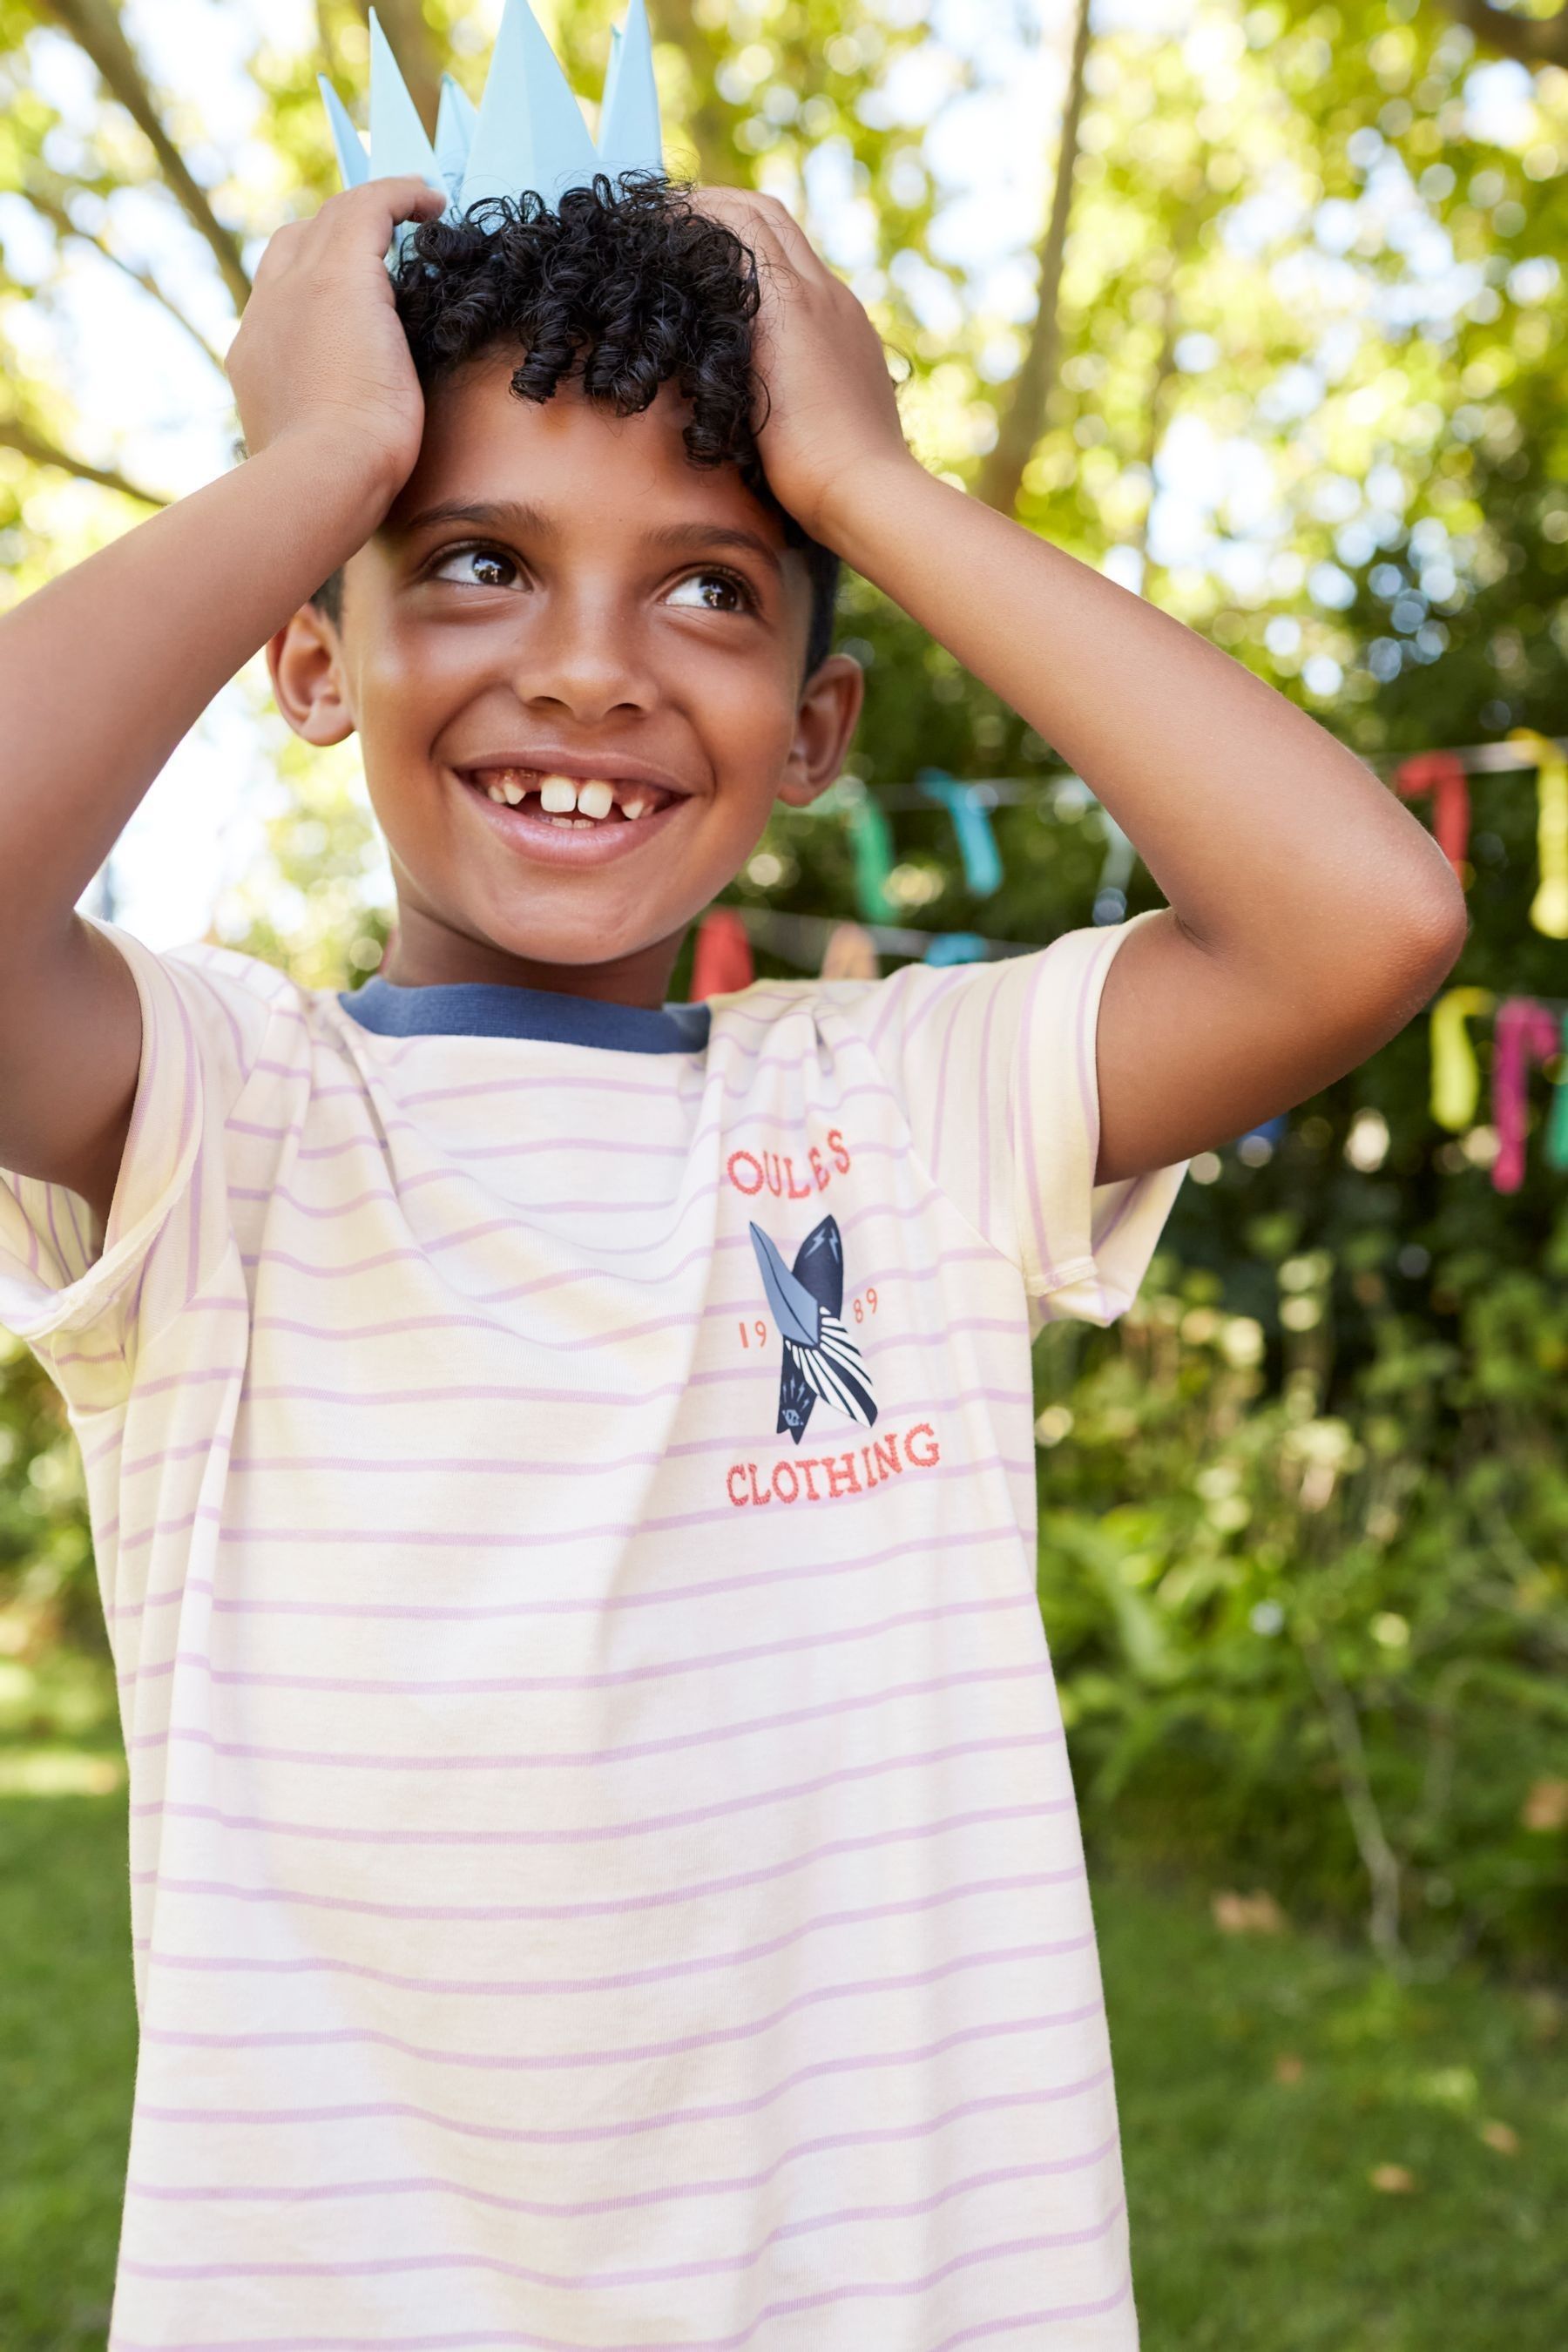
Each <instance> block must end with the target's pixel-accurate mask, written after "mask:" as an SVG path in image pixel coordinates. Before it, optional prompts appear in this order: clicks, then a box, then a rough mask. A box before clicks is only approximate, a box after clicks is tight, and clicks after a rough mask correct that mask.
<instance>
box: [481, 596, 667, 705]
mask: <svg viewBox="0 0 1568 2352" xmlns="http://www.w3.org/2000/svg"><path fill="white" fill-rule="evenodd" d="M511 684H512V689H513V691H514V693H515V694H516V695H517V698H518V699H519V701H520V702H522V703H525V704H530V705H532V706H534V707H542V706H543V707H548V706H550V705H554V706H555V707H556V708H557V709H562V710H564V711H566V712H569V713H570V715H571V716H572V718H573V719H577V720H579V721H580V722H581V723H582V724H584V726H592V725H593V724H594V723H595V721H597V720H600V719H606V718H608V717H609V715H610V714H611V712H612V711H616V710H628V709H629V710H647V709H651V708H652V706H653V704H654V703H655V701H657V699H658V693H657V688H656V687H655V685H654V681H653V679H652V677H651V676H650V674H649V671H648V666H647V661H646V659H645V658H644V657H643V652H642V648H641V645H640V641H639V633H638V631H637V628H636V626H635V625H634V624H632V623H631V622H630V621H629V620H628V618H627V616H626V614H625V613H624V612H620V611H617V610H616V609H614V608H612V607H611V606H609V605H608V604H605V603H604V602H603V601H601V600H600V599H597V598H578V597H573V598H566V597H559V598H556V597H552V598H551V599H550V600H549V602H548V604H547V605H546V608H545V610H543V611H542V612H540V611H538V610H537V608H536V610H535V612H534V613H533V614H531V626H530V627H529V628H528V630H527V631H526V633H525V634H524V635H523V636H522V637H521V641H520V643H519V645H518V647H517V652H516V656H515V659H514V666H513V671H512V680H511Z"/></svg>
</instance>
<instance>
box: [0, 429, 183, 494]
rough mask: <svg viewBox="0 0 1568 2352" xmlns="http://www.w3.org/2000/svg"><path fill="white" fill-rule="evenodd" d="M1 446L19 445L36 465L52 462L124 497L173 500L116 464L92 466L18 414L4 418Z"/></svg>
mask: <svg viewBox="0 0 1568 2352" xmlns="http://www.w3.org/2000/svg"><path fill="white" fill-rule="evenodd" d="M0 449H15V450H16V452H17V454H18V455H19V456H20V457H27V458H30V459H31V460H32V462H33V464H34V465H35V466H52V467H55V468H56V470H57V471H58V472H59V473H62V474H70V475H72V476H74V478H76V480H78V481H79V482H93V483H96V484H97V486H98V488H100V490H117V491H118V492H119V493H120V496H121V498H122V499H136V500H137V501H138V503H139V504H140V505H142V506H144V507H166V506H167V505H168V504H169V501H168V499H166V498H164V497H163V494H162V492H161V491H158V490H149V489H144V488H142V484H141V483H140V482H132V481H131V480H130V479H128V478H127V477H126V476H125V475H124V474H121V473H119V472H117V471H116V469H115V468H114V467H112V466H89V464H88V462H87V460H86V458H85V457H72V455H71V453H70V451H69V450H68V449H62V448H61V447H60V446H59V444H58V442H57V441H51V440H50V438H49V437H48V436H47V434H46V433H40V432H38V431H37V429H36V428H35V427H34V426H33V425H23V424H21V423H19V422H18V420H17V419H16V418H15V417H11V418H8V419H4V420H0Z"/></svg>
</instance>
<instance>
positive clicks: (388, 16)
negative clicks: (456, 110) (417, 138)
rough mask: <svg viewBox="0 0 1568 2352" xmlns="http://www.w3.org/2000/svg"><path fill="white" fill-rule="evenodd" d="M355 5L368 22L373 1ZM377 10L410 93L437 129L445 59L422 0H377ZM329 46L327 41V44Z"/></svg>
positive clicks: (427, 122) (359, 1)
mask: <svg viewBox="0 0 1568 2352" xmlns="http://www.w3.org/2000/svg"><path fill="white" fill-rule="evenodd" d="M355 5H356V7H357V9H358V13H359V15H360V16H362V17H363V20H364V22H365V23H366V24H368V23H369V22H370V10H371V0H355ZM375 13H376V15H377V16H379V17H380V19H381V29H382V31H383V32H384V34H385V35H386V37H387V39H388V40H389V41H390V42H391V44H392V49H393V54H394V55H395V58H396V59H397V62H398V64H399V66H401V68H403V79H404V80H405V82H406V83H407V84H408V95H409V96H410V98H412V100H414V103H415V105H416V107H417V108H418V110H419V114H420V119H421V121H423V122H424V124H425V127H426V130H427V131H433V130H434V129H435V125H436V110H437V107H438V106H439V104H440V102H441V61H440V59H439V58H438V57H437V52H436V39H435V36H434V34H433V33H432V32H431V29H430V26H428V24H427V23H426V18H425V11H424V8H423V6H422V5H421V0H375ZM326 46H328V45H327V44H326V43H325V42H323V47H326Z"/></svg>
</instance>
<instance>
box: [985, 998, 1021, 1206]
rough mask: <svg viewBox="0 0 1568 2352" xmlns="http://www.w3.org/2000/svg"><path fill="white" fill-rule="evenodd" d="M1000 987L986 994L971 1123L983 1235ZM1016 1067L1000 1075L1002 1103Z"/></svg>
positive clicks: (988, 1197)
mask: <svg viewBox="0 0 1568 2352" xmlns="http://www.w3.org/2000/svg"><path fill="white" fill-rule="evenodd" d="M1003 986H1004V981H1003V979H1002V978H1000V977H999V978H998V979H997V981H996V982H995V983H994V985H993V986H992V987H990V988H988V989H987V990H986V992H985V1017H984V1020H983V1021H982V1023H981V1024H980V1057H979V1058H980V1116H979V1118H978V1119H977V1120H976V1122H975V1124H976V1127H977V1128H978V1129H979V1132H978V1134H977V1135H976V1137H975V1145H976V1149H977V1152H978V1156H979V1168H978V1175H979V1180H980V1181H979V1191H980V1199H979V1212H980V1223H981V1225H982V1227H983V1228H984V1231H985V1232H986V1233H989V1232H990V1231H991V1120H990V1117H989V1108H990V1107H989V1105H988V1103H987V1101H986V1099H985V1097H986V1094H987V1091H988V1082H989V1085H994V1084H995V1083H996V1081H997V1077H998V1075H999V1074H998V1073H997V1072H996V1071H994V1069H993V1068H992V1066H991V1029H992V1024H993V1023H994V1020H995V1018H996V1003H997V999H998V997H999V996H1000V995H1001V993H1002V989H1003ZM1002 1083H1003V1099H1004V1102H1005V1103H1010V1102H1011V1100H1012V1097H1013V1088H1014V1086H1015V1085H1016V1061H1015V1067H1014V1069H1012V1070H1008V1071H1007V1072H1006V1073H1005V1075H1003V1080H1002Z"/></svg>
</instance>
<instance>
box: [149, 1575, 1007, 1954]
mask: <svg viewBox="0 0 1568 2352" xmlns="http://www.w3.org/2000/svg"><path fill="white" fill-rule="evenodd" d="M1024 1597H1025V1598H1026V1599H1027V1600H1028V1601H1031V1602H1032V1601H1034V1595H1033V1594H1032V1593H1030V1594H1027V1595H1026V1596H1024ZM173 1664H174V1662H168V1663H166V1664H163V1665H159V1666H143V1667H141V1668H139V1669H138V1670H137V1671H135V1672H133V1673H132V1672H128V1673H126V1674H125V1675H122V1676H121V1682H122V1684H124V1685H128V1686H130V1687H132V1688H134V1687H135V1686H136V1685H138V1684H140V1683H142V1682H144V1681H148V1680H151V1679H153V1678H154V1677H160V1676H162V1675H165V1674H167V1673H169V1672H171V1671H172V1666H173ZM178 1664H181V1665H189V1666H192V1667H194V1668H195V1670H196V1671H197V1672H200V1673H205V1674H206V1675H209V1676H210V1677H211V1679H212V1681H213V1682H214V1683H216V1684H218V1685H230V1684H235V1683H238V1684H241V1685H254V1684H257V1683H262V1684H265V1685H268V1687H280V1688H283V1689H285V1690H301V1689H303V1690H312V1691H327V1692H330V1693H331V1695H332V1696H355V1697H363V1696H375V1695H377V1693H378V1689H379V1691H380V1692H383V1693H384V1692H385V1691H387V1690H389V1689H390V1690H395V1691H397V1692H407V1693H410V1694H412V1695H415V1696H420V1695H423V1694H424V1693H425V1692H427V1691H428V1692H452V1691H458V1692H467V1691H470V1690H477V1689H479V1688H481V1687H483V1688H503V1689H504V1688H510V1687H512V1685H479V1684H472V1683H470V1684H462V1683H445V1684H443V1683H426V1684H420V1683H408V1684H398V1685H379V1686H375V1685H363V1684H355V1683H334V1682H333V1681H331V1679H330V1678H328V1677H323V1676H320V1675H318V1676H308V1675H300V1676H294V1675H258V1674H249V1673H245V1674H233V1673H231V1674H225V1673H222V1672H220V1671H219V1670H218V1669H217V1668H216V1667H214V1666H212V1665H211V1664H209V1663H208V1661H207V1660H206V1659H205V1657H202V1656H200V1655H199V1654H196V1653H195V1652H191V1651H184V1650H182V1651H181V1652H180V1654H179V1658H178ZM639 1671H640V1670H639ZM1032 1680H1037V1681H1041V1682H1043V1683H1045V1685H1047V1689H1048V1688H1049V1686H1050V1675H1049V1672H1048V1669H1047V1664H1046V1661H1045V1659H1044V1658H1043V1657H1042V1658H1038V1659H1031V1660H1030V1661H1029V1662H1028V1664H1026V1665H1018V1666H984V1667H980V1666H977V1667H973V1668H972V1669H970V1670H969V1671H968V1672H967V1673H958V1674H952V1675H936V1676H934V1677H933V1678H931V1680H929V1681H926V1682H918V1683H895V1684H893V1685H891V1686H890V1687H889V1688H888V1689H886V1690H879V1691H861V1692H852V1693H850V1694H849V1695H848V1696H843V1697H839V1698H830V1699H819V1700H818V1701H817V1702H816V1705H815V1706H800V1707H791V1708H789V1709H787V1710H786V1711H785V1712H784V1714H782V1715H760V1716H754V1717H752V1718H751V1719H750V1720H749V1721H748V1722H745V1723H721V1724H712V1723H705V1724H701V1725H699V1726H698V1727H697V1728H696V1729H694V1730H691V1731H678V1732H672V1733H670V1734H669V1735H668V1737H667V1738H662V1739H639V1740H635V1741H632V1742H630V1743H629V1744H627V1745H625V1746H622V1747H618V1748H583V1749H579V1750H576V1751H575V1752H573V1751H567V1752H565V1753H563V1752H561V1751H559V1750H557V1751H554V1752H551V1751H549V1750H546V1751H545V1752H544V1753H542V1754H539V1755H532V1754H527V1753H524V1754H521V1755H507V1754H501V1755H497V1756H375V1755H370V1754H367V1753H366V1752H365V1751H364V1750H363V1748H353V1749H352V1750H347V1751H338V1752H333V1751H331V1750H330V1749H329V1750H327V1751H326V1752H325V1753H321V1754H315V1753H312V1752H311V1751H310V1749H307V1748H271V1747H265V1746H258V1745H255V1744H252V1743H250V1742H237V1741H233V1740H225V1739H219V1738H217V1736H216V1733H214V1732H211V1731H209V1730H208V1729H207V1728H206V1727H205V1725H203V1724H174V1725H171V1726H170V1727H168V1728H167V1729H165V1730H163V1731H153V1732H145V1733H142V1734H141V1735H140V1736H138V1737H136V1738H133V1739H132V1741H131V1743H130V1744H131V1745H132V1747H134V1748H161V1747H163V1746H164V1744H165V1743H166V1742H168V1741H171V1740H177V1741H182V1742H185V1743H188V1744H189V1745H190V1746H192V1747H195V1748H206V1749H208V1750H209V1752H210V1753H211V1754H213V1755H215V1756H244V1757H247V1758H248V1759H250V1760H251V1761H252V1762H254V1763H264V1764H310V1765H320V1766H322V1767H323V1768H325V1769H329V1770H330V1769H331V1768H332V1767H334V1766H340V1767H342V1769H344V1770H345V1771H354V1772H542V1771H552V1770H563V1771H581V1770H584V1769H590V1770H593V1769H600V1768H602V1767H604V1766H605V1765H611V1764H626V1763H632V1762H636V1761H638V1760H640V1759H646V1758H647V1757H649V1756H672V1755H678V1754H681V1753H683V1752H684V1751H685V1750H686V1749H688V1748H707V1747H722V1746H724V1745H725V1744H726V1743H727V1742H729V1741H730V1740H731V1739H750V1738H756V1737H757V1735H758V1734H759V1733H762V1732H764V1731H783V1730H786V1729H788V1728H789V1727H791V1726H792V1725H795V1724H802V1723H820V1722H825V1721H827V1720H829V1719H832V1718H836V1717H840V1716H847V1715H864V1714H868V1713H874V1712H875V1711H876V1710H877V1709H878V1708H879V1707H883V1706H897V1705H899V1703H900V1701H901V1700H903V1699H908V1698H931V1697H934V1696H937V1694H938V1693H940V1692H942V1691H949V1690H963V1689H968V1688H972V1687H976V1686H979V1685H984V1684H987V1683H1010V1682H1028V1681H1032ZM487 1916H488V1915H487Z"/></svg>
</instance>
